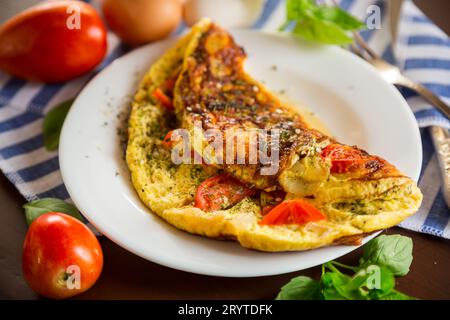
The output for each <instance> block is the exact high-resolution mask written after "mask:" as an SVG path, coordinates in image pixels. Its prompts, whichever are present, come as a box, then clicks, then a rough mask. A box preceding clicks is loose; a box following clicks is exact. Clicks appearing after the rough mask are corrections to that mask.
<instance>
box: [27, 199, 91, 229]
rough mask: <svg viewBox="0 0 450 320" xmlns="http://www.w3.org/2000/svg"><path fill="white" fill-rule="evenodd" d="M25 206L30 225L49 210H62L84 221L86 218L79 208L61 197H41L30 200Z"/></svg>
mask: <svg viewBox="0 0 450 320" xmlns="http://www.w3.org/2000/svg"><path fill="white" fill-rule="evenodd" d="M23 208H24V209H25V217H26V220H27V223H28V225H30V224H31V223H32V222H33V221H34V220H35V219H36V218H38V217H39V216H41V215H43V214H45V213H48V212H62V213H65V214H68V215H70V216H72V217H74V218H76V219H78V220H80V221H82V222H84V219H83V217H82V216H81V214H80V212H79V211H78V210H77V208H75V207H74V206H73V205H71V204H69V203H67V202H65V201H63V200H61V199H55V198H44V199H39V200H35V201H31V202H28V203H27V204H25V205H24V206H23Z"/></svg>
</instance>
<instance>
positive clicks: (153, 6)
mask: <svg viewBox="0 0 450 320" xmlns="http://www.w3.org/2000/svg"><path fill="white" fill-rule="evenodd" d="M103 14H104V16H105V19H106V21H107V22H108V25H109V27H110V28H111V29H112V30H113V31H114V32H115V33H116V34H117V35H118V36H119V38H121V39H122V41H123V42H125V43H127V44H129V45H131V46H139V45H142V44H145V43H148V42H152V41H155V40H159V39H162V38H164V37H166V36H167V35H169V34H170V33H172V32H173V31H174V30H175V29H176V28H177V26H178V25H179V23H180V21H181V17H182V2H181V0H127V1H124V0H104V1H103Z"/></svg>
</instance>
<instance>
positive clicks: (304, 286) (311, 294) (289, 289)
mask: <svg viewBox="0 0 450 320" xmlns="http://www.w3.org/2000/svg"><path fill="white" fill-rule="evenodd" d="M320 298H321V294H320V283H319V282H318V281H316V280H313V279H311V278H309V277H305V276H300V277H296V278H293V279H292V280H291V281H290V282H288V283H287V284H286V285H284V286H283V287H282V288H281V291H280V293H279V294H278V296H277V298H276V299H277V300H319V299H320Z"/></svg>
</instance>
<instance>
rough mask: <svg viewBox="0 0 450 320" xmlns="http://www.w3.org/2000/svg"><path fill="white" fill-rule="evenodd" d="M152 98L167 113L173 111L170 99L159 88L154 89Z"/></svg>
mask: <svg viewBox="0 0 450 320" xmlns="http://www.w3.org/2000/svg"><path fill="white" fill-rule="evenodd" d="M152 96H153V98H155V99H156V100H158V101H159V102H160V103H161V105H162V106H163V107H164V108H166V109H167V110H169V111H173V110H174V107H173V103H172V99H171V98H170V97H168V96H167V95H166V94H165V93H164V92H163V91H162V90H161V89H160V88H157V89H155V91H153V93H152Z"/></svg>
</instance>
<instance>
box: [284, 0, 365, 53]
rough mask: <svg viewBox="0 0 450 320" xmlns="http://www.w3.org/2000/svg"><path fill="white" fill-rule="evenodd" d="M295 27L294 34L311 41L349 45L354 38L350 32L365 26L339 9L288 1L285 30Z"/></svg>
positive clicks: (304, 0)
mask: <svg viewBox="0 0 450 320" xmlns="http://www.w3.org/2000/svg"><path fill="white" fill-rule="evenodd" d="M292 24H293V25H294V28H293V30H292V34H294V35H296V36H299V37H302V38H304V39H306V40H309V41H316V42H321V43H327V44H338V45H342V44H349V43H351V42H353V38H352V37H351V36H350V35H349V34H348V31H351V30H358V29H362V28H364V27H365V24H364V23H363V22H361V21H359V20H358V19H356V18H355V17H353V16H352V15H350V14H349V13H347V12H346V11H345V10H342V9H341V8H339V7H328V6H326V5H321V6H319V5H317V4H316V3H315V1H314V0H288V1H286V22H284V23H283V25H282V26H281V27H280V30H285V29H287V28H288V27H289V26H291V25H292Z"/></svg>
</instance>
